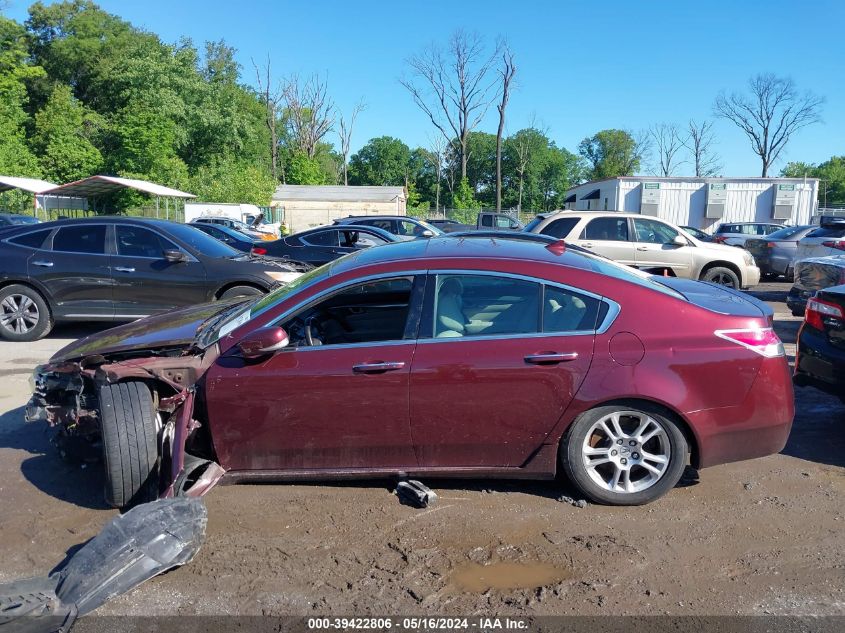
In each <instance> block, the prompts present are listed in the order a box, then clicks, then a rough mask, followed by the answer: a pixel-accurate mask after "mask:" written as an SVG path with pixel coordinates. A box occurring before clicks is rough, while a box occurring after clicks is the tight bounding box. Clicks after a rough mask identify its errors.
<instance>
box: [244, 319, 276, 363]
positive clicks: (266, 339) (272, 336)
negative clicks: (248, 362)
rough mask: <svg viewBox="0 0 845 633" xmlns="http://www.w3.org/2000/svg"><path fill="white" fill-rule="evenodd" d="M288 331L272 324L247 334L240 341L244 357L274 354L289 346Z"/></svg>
mask: <svg viewBox="0 0 845 633" xmlns="http://www.w3.org/2000/svg"><path fill="white" fill-rule="evenodd" d="M287 345H288V333H287V332H285V331H284V329H282V328H280V327H277V326H271V327H263V328H261V329H259V330H255V332H251V333H250V334H247V335H246V337H245V338H244V339H243V340H241V342H240V343H238V349H239V350H240V351H241V355H242V356H243V357H244V358H259V357H261V356H264V355H265V354H272V353H273V352H277V351H279V350H280V349H282V348H284V347H287Z"/></svg>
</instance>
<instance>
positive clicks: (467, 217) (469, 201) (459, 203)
mask: <svg viewBox="0 0 845 633" xmlns="http://www.w3.org/2000/svg"><path fill="white" fill-rule="evenodd" d="M452 208H453V209H456V210H458V211H464V213H456V214H455V219H456V220H458V221H459V222H465V223H472V224H474V223H475V212H477V211H480V210H481V203H480V202H479V201H478V200H476V199H475V197H474V196H473V194H472V187H471V186H470V184H469V180H468V179H466V178H461V180H460V182H459V183H458V186H457V187H455V193H454V194H453V195H452Z"/></svg>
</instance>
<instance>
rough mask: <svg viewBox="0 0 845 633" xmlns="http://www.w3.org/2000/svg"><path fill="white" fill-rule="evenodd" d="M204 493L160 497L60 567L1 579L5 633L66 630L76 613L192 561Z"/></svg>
mask: <svg viewBox="0 0 845 633" xmlns="http://www.w3.org/2000/svg"><path fill="white" fill-rule="evenodd" d="M207 519H208V513H207V511H206V508H205V505H204V504H203V502H202V500H201V499H198V498H194V497H177V498H175V499H159V500H158V501H153V502H151V503H145V504H142V505H139V506H136V507H134V508H133V509H131V510H129V511H128V512H127V513H126V514H123V515H121V516H118V517H115V518H114V519H112V520H111V521H110V522H109V523H108V524H107V525H106V526H105V527H104V528H103V530H102V531H101V532H100V533H99V534H98V535H97V536H95V537H94V538H93V539H91V540H90V541H89V542H88V543H87V544H85V545H84V546H83V547H82V548H81V549H80V550H79V551H78V552H77V553H76V554H74V555H73V557H72V558H71V559H70V560H69V561H68V563H67V565H65V566H64V567H63V568H62V569H61V570H59V571H57V572H54V573H52V574H50V576H48V577H47V578H29V579H26V580H20V581H17V582H13V583H9V584H6V585H0V631H2V633H46V632H48V631H50V632H52V631H62V633H67V632H68V631H70V629H71V627H72V626H73V622H74V620H75V619H76V617H77V616H78V615H85V614H86V613H90V612H91V611H93V610H94V609H96V608H97V607H99V606H101V605H102V604H104V603H105V602H107V601H108V600H110V599H112V598H114V597H115V596H119V595H121V594H123V593H126V592H127V591H129V590H130V589H133V588H134V587H137V586H138V585H140V584H141V583H143V582H144V581H145V580H149V579H150V578H152V577H154V576H157V575H158V574H161V573H163V572H165V571H167V570H169V569H173V568H174V567H179V566H181V565H184V564H185V563H187V562H189V561H190V560H191V559H192V558H193V557H194V556H195V555H196V553H197V552H198V551H199V548H200V546H201V545H202V542H203V540H204V538H205V527H206V522H207Z"/></svg>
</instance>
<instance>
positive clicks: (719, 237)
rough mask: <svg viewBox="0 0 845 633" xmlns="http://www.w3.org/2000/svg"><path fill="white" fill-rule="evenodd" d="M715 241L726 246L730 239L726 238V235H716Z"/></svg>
mask: <svg viewBox="0 0 845 633" xmlns="http://www.w3.org/2000/svg"><path fill="white" fill-rule="evenodd" d="M713 241H714V242H719V244H724V243H725V242H727V241H728V238H726V237H725V236H724V235H714V236H713Z"/></svg>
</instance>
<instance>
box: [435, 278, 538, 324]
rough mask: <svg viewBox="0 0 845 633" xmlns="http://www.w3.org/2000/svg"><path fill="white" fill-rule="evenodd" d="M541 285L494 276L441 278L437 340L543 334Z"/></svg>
mask: <svg viewBox="0 0 845 633" xmlns="http://www.w3.org/2000/svg"><path fill="white" fill-rule="evenodd" d="M540 292H541V287H540V284H538V283H534V282H531V281H524V280H521V279H512V278H510V277H495V276H492V275H439V276H438V277H437V293H436V297H435V304H434V336H435V337H436V338H463V337H472V336H491V335H494V336H495V335H507V334H529V333H535V332H539V331H540V323H539V321H540V311H539V305H540Z"/></svg>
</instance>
